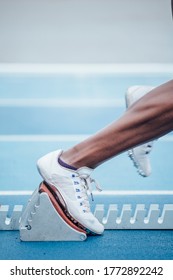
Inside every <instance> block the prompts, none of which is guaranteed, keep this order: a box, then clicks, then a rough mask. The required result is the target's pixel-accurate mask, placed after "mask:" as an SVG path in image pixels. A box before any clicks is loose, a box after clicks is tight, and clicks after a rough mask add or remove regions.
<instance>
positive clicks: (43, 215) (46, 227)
mask: <svg viewBox="0 0 173 280" xmlns="http://www.w3.org/2000/svg"><path fill="white" fill-rule="evenodd" d="M65 209H66V208H65V203H64V201H63V199H62V197H61V196H60V195H58V194H57V190H56V198H55V189H54V187H53V186H48V185H47V184H46V183H45V182H42V183H41V184H40V186H39V188H38V189H36V190H35V191H34V193H33V195H32V196H31V198H30V200H29V201H28V204H27V206H26V208H25V210H24V212H23V213H22V216H21V219H20V224H19V230H20V239H21V240H22V241H84V240H85V239H86V238H87V234H86V231H85V229H84V228H82V226H81V225H80V224H78V223H77V222H76V221H75V220H74V219H72V217H71V216H70V215H69V213H68V212H67V210H66V211H65Z"/></svg>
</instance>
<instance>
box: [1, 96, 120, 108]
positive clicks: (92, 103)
mask: <svg viewBox="0 0 173 280" xmlns="http://www.w3.org/2000/svg"><path fill="white" fill-rule="evenodd" d="M115 96H116V95H115ZM0 106H1V107H62V108H64V107H70V108H76V107H77V108H80V107H89V108H92V107H98V108H106V107H109V108H110V107H111V108H117V107H124V108H125V105H124V99H123V98H114V99H108V98H107V99H105V98H104V99H100V98H99V99H93V98H92V99H91V98H90V99H89V98H88V99H83V98H82V99H77V98H75V99H74V98H73V99H72V98H64V99H61V98H59V99H58V98H52V99H50V98H44V99H41V98H1V99H0Z"/></svg>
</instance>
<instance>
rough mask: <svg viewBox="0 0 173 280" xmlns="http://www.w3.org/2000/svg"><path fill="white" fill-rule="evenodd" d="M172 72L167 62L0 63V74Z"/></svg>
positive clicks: (172, 66) (172, 68) (170, 65)
mask: <svg viewBox="0 0 173 280" xmlns="http://www.w3.org/2000/svg"><path fill="white" fill-rule="evenodd" d="M4 73H6V74H15V73H17V74H19V73H20V74H79V75H81V74H124V73H129V74H131V73H132V74H134V73H135V74H143V73H160V74H163V73H169V74H173V64H171V63H170V64H169V63H128V64H125V63H122V64H109V63H108V64H106V63H105V64H29V63H28V64H17V63H12V64H10V63H1V64H0V74H4Z"/></svg>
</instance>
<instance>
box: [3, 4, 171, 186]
mask: <svg viewBox="0 0 173 280" xmlns="http://www.w3.org/2000/svg"><path fill="white" fill-rule="evenodd" d="M172 77H173V22H172V15H171V0H30V1H28V0H15V1H14V0H6V1H3V0H0V165H1V168H0V189H1V190H33V189H35V188H36V187H37V185H38V184H39V183H40V180H41V178H40V176H39V174H38V172H37V169H36V161H37V159H38V158H39V157H40V156H42V155H43V154H45V153H47V152H50V151H52V150H54V149H58V148H62V149H68V148H69V147H71V146H72V145H75V144H76V143H78V142H79V141H81V140H83V139H85V138H86V137H87V136H89V135H91V134H93V133H95V132H96V131H97V130H99V129H101V128H103V127H104V126H105V125H107V124H108V123H110V122H112V121H114V120H115V119H117V118H119V117H120V116H121V114H123V112H124V111H125V101H124V93H125V92H126V90H127V88H128V87H129V86H133V85H136V84H137V85H141V84H142V85H152V86H158V85H159V84H162V83H164V82H166V81H168V80H169V79H172ZM172 143H173V135H172V134H170V135H168V136H166V137H163V138H161V139H159V141H157V142H156V143H155V145H154V150H153V152H152V154H151V163H152V170H153V172H152V175H151V176H150V177H149V178H145V179H144V178H142V177H140V176H139V175H138V174H137V172H136V170H135V169H134V167H133V164H132V162H130V160H129V159H128V157H127V153H124V154H122V155H119V156H118V157H116V158H114V159H112V160H111V161H108V162H107V163H105V164H104V165H102V166H100V167H99V168H98V169H97V170H96V171H95V175H94V176H95V177H96V179H98V181H100V183H101V185H102V186H103V189H104V190H106V189H108V190H109V189H111V190H157V189H158V190H172V186H173V173H172V158H171V155H172V154H173V144H172Z"/></svg>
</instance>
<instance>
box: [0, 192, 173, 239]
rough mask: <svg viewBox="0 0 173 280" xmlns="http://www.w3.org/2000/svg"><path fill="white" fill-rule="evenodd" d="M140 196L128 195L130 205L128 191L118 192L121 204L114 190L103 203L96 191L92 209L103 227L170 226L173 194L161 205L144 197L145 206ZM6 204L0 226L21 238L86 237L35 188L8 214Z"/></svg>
mask: <svg viewBox="0 0 173 280" xmlns="http://www.w3.org/2000/svg"><path fill="white" fill-rule="evenodd" d="M143 196H144V194H140V195H135V199H134V200H133V197H131V201H133V205H132V203H127V198H128V197H129V196H128V195H124V196H121V199H122V197H123V201H124V203H123V204H121V205H120V204H119V203H117V202H118V201H119V199H117V196H116V193H115V195H114V196H111V203H108V205H105V204H104V201H105V197H104V195H103V196H100V195H98V196H97V195H95V196H94V197H95V201H96V202H95V204H94V205H93V213H94V215H95V216H96V217H97V219H98V220H99V221H100V222H101V223H102V224H103V225H104V227H105V229H106V230H108V229H109V230H110V229H112V230H115V229H117V230H118V229H160V230H161V229H173V203H170V201H172V202H173V195H172V194H171V199H169V201H168V202H167V201H162V205H160V204H159V203H153V200H152V203H150V199H147V202H148V205H147V206H146V204H145V203H141V201H143V199H142V197H143ZM1 198H2V196H1ZM97 198H99V199H97ZM145 199H146V198H145ZM163 199H164V196H163ZM98 201H99V203H98ZM114 201H115V203H114ZM144 201H145V200H144ZM1 202H2V199H1ZM100 202H103V203H100ZM9 207H10V206H9V205H5V204H4V205H0V230H20V237H21V240H23V241H68V240H70V241H72V240H73V241H83V240H85V239H86V238H87V234H86V232H85V231H84V230H78V229H76V228H75V227H74V228H73V227H71V225H69V224H68V222H65V221H64V219H63V218H62V217H61V216H60V215H59V214H58V215H57V212H56V210H55V208H54V206H53V204H52V202H51V201H50V198H49V196H48V195H47V194H46V193H39V192H38V189H37V190H36V191H35V192H34V193H33V194H32V196H31V198H30V199H29V201H28V204H27V206H24V205H14V207H13V209H12V211H11V213H10V215H9Z"/></svg>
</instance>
